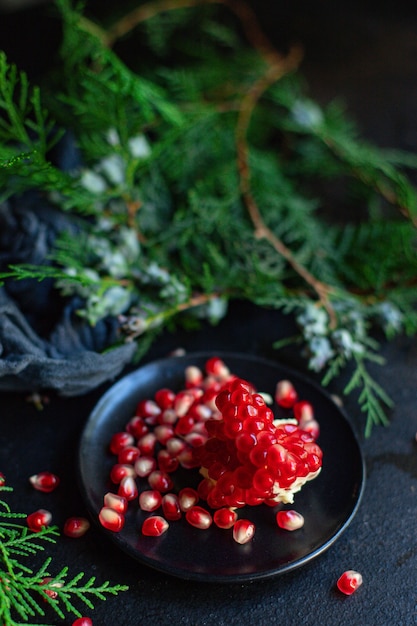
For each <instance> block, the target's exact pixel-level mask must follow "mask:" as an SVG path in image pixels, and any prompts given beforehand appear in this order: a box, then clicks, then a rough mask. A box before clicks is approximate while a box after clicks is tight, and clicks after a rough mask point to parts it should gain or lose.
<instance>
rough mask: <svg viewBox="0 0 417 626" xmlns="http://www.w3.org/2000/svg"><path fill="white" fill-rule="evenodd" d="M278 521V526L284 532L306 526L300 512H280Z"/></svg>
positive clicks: (277, 515)
mask: <svg viewBox="0 0 417 626" xmlns="http://www.w3.org/2000/svg"><path fill="white" fill-rule="evenodd" d="M276 520H277V524H278V526H279V527H280V528H283V529H284V530H298V529H299V528H302V527H303V526H304V517H303V516H302V515H301V513H298V511H293V510H288V511H278V513H277V514H276Z"/></svg>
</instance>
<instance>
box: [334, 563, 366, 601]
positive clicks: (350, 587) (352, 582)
mask: <svg viewBox="0 0 417 626" xmlns="http://www.w3.org/2000/svg"><path fill="white" fill-rule="evenodd" d="M362 582H363V579H362V575H361V574H360V573H359V572H355V570H352V569H349V570H347V571H346V572H343V574H342V575H341V576H340V578H339V580H338V581H337V588H338V589H339V591H341V592H342V593H344V594H345V595H347V596H350V595H351V594H352V593H354V592H355V591H356V590H357V588H358V587H360V586H361V584H362Z"/></svg>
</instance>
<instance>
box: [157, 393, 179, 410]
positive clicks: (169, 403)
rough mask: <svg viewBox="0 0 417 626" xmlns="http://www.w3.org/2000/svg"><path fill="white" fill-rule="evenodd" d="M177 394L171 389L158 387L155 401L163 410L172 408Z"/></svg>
mask: <svg viewBox="0 0 417 626" xmlns="http://www.w3.org/2000/svg"><path fill="white" fill-rule="evenodd" d="M175 395H176V394H175V393H174V392H173V391H172V390H171V389H167V388H162V389H158V391H157V392H156V393H155V396H154V397H155V402H156V403H157V405H158V406H159V407H160V408H161V409H162V410H163V411H164V410H165V409H171V408H172V407H173V406H174V401H175Z"/></svg>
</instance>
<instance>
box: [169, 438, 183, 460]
mask: <svg viewBox="0 0 417 626" xmlns="http://www.w3.org/2000/svg"><path fill="white" fill-rule="evenodd" d="M186 447H187V446H186V444H185V442H184V441H183V440H182V439H179V438H178V437H171V439H168V441H167V442H166V449H167V452H169V454H170V455H171V456H178V455H179V454H180V453H181V452H182V451H183V450H185V448H186Z"/></svg>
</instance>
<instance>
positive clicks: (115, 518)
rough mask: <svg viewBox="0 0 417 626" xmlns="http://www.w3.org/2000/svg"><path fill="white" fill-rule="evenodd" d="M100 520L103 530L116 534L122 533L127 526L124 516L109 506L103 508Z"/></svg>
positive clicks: (99, 516)
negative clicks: (125, 525)
mask: <svg viewBox="0 0 417 626" xmlns="http://www.w3.org/2000/svg"><path fill="white" fill-rule="evenodd" d="M98 519H99V522H100V524H101V525H102V526H103V528H106V529H107V530H111V531H113V532H115V533H118V532H120V531H121V530H122V528H123V526H124V524H125V517H124V515H122V513H119V512H118V511H115V510H114V509H111V508H110V507H108V506H103V507H102V509H101V510H100V513H99V515H98Z"/></svg>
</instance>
